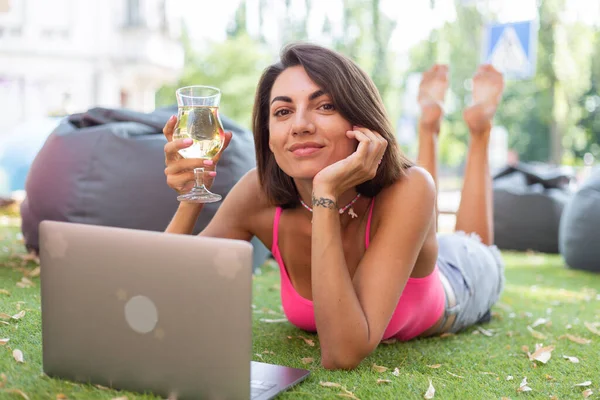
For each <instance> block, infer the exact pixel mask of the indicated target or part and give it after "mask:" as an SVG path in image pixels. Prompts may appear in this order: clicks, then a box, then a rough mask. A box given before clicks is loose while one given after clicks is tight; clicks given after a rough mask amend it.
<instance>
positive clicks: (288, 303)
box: [271, 199, 446, 341]
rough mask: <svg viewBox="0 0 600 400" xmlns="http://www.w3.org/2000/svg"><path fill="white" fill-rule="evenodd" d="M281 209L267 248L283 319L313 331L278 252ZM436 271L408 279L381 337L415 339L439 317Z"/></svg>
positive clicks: (311, 317)
mask: <svg viewBox="0 0 600 400" xmlns="http://www.w3.org/2000/svg"><path fill="white" fill-rule="evenodd" d="M374 204H375V199H373V201H372V202H371V207H370V209H369V217H368V220H367V229H366V233H365V246H366V247H367V248H368V247H369V236H370V233H371V218H372V217H373V205H374ZM281 212H282V209H281V208H280V207H277V210H276V211H275V219H274V221H273V248H272V249H271V251H272V253H273V257H275V260H276V261H277V263H278V264H279V270H280V273H281V304H282V307H283V311H284V313H285V315H286V317H287V319H288V320H289V321H290V322H291V323H292V324H294V325H295V326H297V327H298V328H300V329H303V330H306V331H310V332H316V330H317V328H316V324H315V314H314V307H313V302H312V301H311V300H308V299H306V298H304V297H302V296H300V295H299V294H298V292H296V289H294V287H293V286H292V282H291V281H290V277H289V275H288V273H287V269H286V267H285V265H284V263H283V258H282V257H281V253H280V252H279V245H278V233H279V219H280V217H281ZM438 274H439V271H438V267H437V266H436V267H435V269H434V270H433V272H432V273H431V274H430V275H428V276H426V277H424V278H408V282H407V283H406V287H405V288H404V291H403V292H402V295H401V296H400V300H399V301H398V305H397V306H396V309H395V310H394V314H393V315H392V318H391V320H390V323H389V324H388V326H387V328H386V330H385V332H384V334H383V340H386V339H390V338H396V339H398V340H401V341H406V340H410V339H412V338H415V337H417V336H418V335H420V334H421V333H423V332H424V331H426V330H427V329H429V328H430V327H431V326H433V324H435V322H436V321H437V320H438V319H439V318H440V317H441V316H442V313H443V312H444V306H445V302H446V298H445V293H444V287H443V286H442V282H441V281H440V278H439V276H438Z"/></svg>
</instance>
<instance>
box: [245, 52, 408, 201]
mask: <svg viewBox="0 0 600 400" xmlns="http://www.w3.org/2000/svg"><path fill="white" fill-rule="evenodd" d="M298 65H300V66H302V67H304V70H305V71H306V73H307V74H308V76H309V77H310V78H311V79H312V80H313V81H314V82H315V84H317V86H319V87H320V88H321V89H322V90H323V91H325V92H326V93H328V94H329V95H330V96H331V100H332V102H333V105H334V106H335V108H336V110H337V111H338V112H339V113H340V114H341V115H342V116H343V117H344V118H345V119H346V120H348V121H349V122H350V123H351V124H352V125H356V126H363V127H365V128H367V129H370V130H372V131H375V132H377V133H379V134H380V135H381V136H383V137H384V138H385V139H386V140H387V141H388V147H387V150H386V152H385V155H384V156H383V160H382V162H381V165H380V166H379V168H378V169H377V175H376V176H375V178H373V179H371V180H370V181H367V182H364V183H362V184H360V185H358V186H357V187H356V190H357V191H358V193H360V194H362V195H364V196H367V197H374V196H375V195H377V193H379V192H380V191H381V189H383V188H384V187H386V186H389V185H391V184H392V183H394V182H395V181H396V180H398V179H399V178H400V177H401V176H402V175H403V174H404V171H405V170H406V169H407V168H410V167H411V166H412V165H413V163H412V162H411V161H409V160H408V159H407V158H406V157H405V156H404V155H403V154H402V151H401V150H400V147H399V146H398V143H397V142H396V138H395V136H394V133H393V131H392V126H391V124H390V121H389V119H388V116H387V113H386V111H385V107H384V105H383V101H382V100H381V96H380V95H379V91H378V90H377V87H375V84H374V83H373V81H372V80H371V78H370V77H369V76H368V75H367V74H366V73H365V72H364V71H363V70H361V69H360V68H359V67H358V65H356V64H355V63H354V62H353V61H352V60H350V59H349V58H347V57H345V56H343V55H341V54H339V53H336V52H334V51H332V50H329V49H326V48H324V47H321V46H317V45H313V44H307V43H294V44H290V45H287V46H286V47H284V48H283V49H282V51H281V55H280V61H279V62H277V63H275V64H273V65H271V66H270V67H268V68H267V69H265V71H264V72H263V74H262V76H261V78H260V81H259V83H258V88H257V89H256V98H255V100H254V109H253V112H252V130H253V132H254V143H255V149H256V162H257V168H258V176H259V179H260V184H261V186H262V188H263V190H264V191H265V193H266V195H267V197H268V198H269V200H270V201H271V202H272V203H273V204H274V205H278V206H283V207H285V208H291V207H295V206H297V205H299V204H300V203H299V201H298V192H297V189H296V186H295V185H294V181H293V179H292V178H291V177H290V176H289V175H287V174H286V173H285V172H283V170H282V169H281V168H279V165H277V162H276V161H275V156H274V155H273V153H272V152H271V150H270V149H269V99H270V96H271V89H272V88H273V84H274V83H275V80H276V79H277V77H278V76H279V74H281V73H282V72H283V71H284V70H285V69H286V68H289V67H294V66H298Z"/></svg>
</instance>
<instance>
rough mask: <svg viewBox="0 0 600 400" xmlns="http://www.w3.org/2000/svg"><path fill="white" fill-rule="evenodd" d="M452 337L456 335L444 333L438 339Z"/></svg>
mask: <svg viewBox="0 0 600 400" xmlns="http://www.w3.org/2000/svg"><path fill="white" fill-rule="evenodd" d="M454 335H456V334H455V333H452V332H445V333H442V334H441V335H440V338H442V339H443V338H447V337H450V336H454Z"/></svg>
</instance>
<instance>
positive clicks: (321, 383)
mask: <svg viewBox="0 0 600 400" xmlns="http://www.w3.org/2000/svg"><path fill="white" fill-rule="evenodd" d="M319 385H321V386H323V387H336V388H341V387H342V385H340V384H339V383H335V382H323V381H321V382H319Z"/></svg>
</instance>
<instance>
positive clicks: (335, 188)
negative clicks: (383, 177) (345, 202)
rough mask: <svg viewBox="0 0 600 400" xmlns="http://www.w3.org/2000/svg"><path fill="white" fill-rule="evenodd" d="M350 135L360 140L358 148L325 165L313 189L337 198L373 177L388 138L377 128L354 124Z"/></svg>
mask: <svg viewBox="0 0 600 400" xmlns="http://www.w3.org/2000/svg"><path fill="white" fill-rule="evenodd" d="M353 128H354V130H351V131H347V132H346V136H348V138H350V139H356V140H358V147H357V148H356V151H355V152H354V153H352V154H351V155H350V156H348V157H346V158H345V159H343V160H340V161H338V162H336V163H334V164H331V165H330V166H328V167H325V168H323V169H322V170H321V171H320V172H319V173H318V174H317V175H315V177H314V178H313V191H314V192H315V193H317V192H318V193H319V195H324V194H326V195H330V196H334V197H335V199H337V198H338V197H339V196H340V195H341V194H342V193H344V192H345V191H347V190H349V189H351V188H354V187H356V186H357V185H360V184H361V183H363V182H366V181H368V180H371V179H373V178H374V177H375V175H376V174H377V168H378V167H379V164H380V163H381V159H382V158H383V155H384V154H385V149H386V148H387V145H388V142H387V140H385V139H384V138H383V136H381V135H380V134H379V133H377V132H373V131H371V130H369V129H366V128H361V127H357V126H354V127H353Z"/></svg>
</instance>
